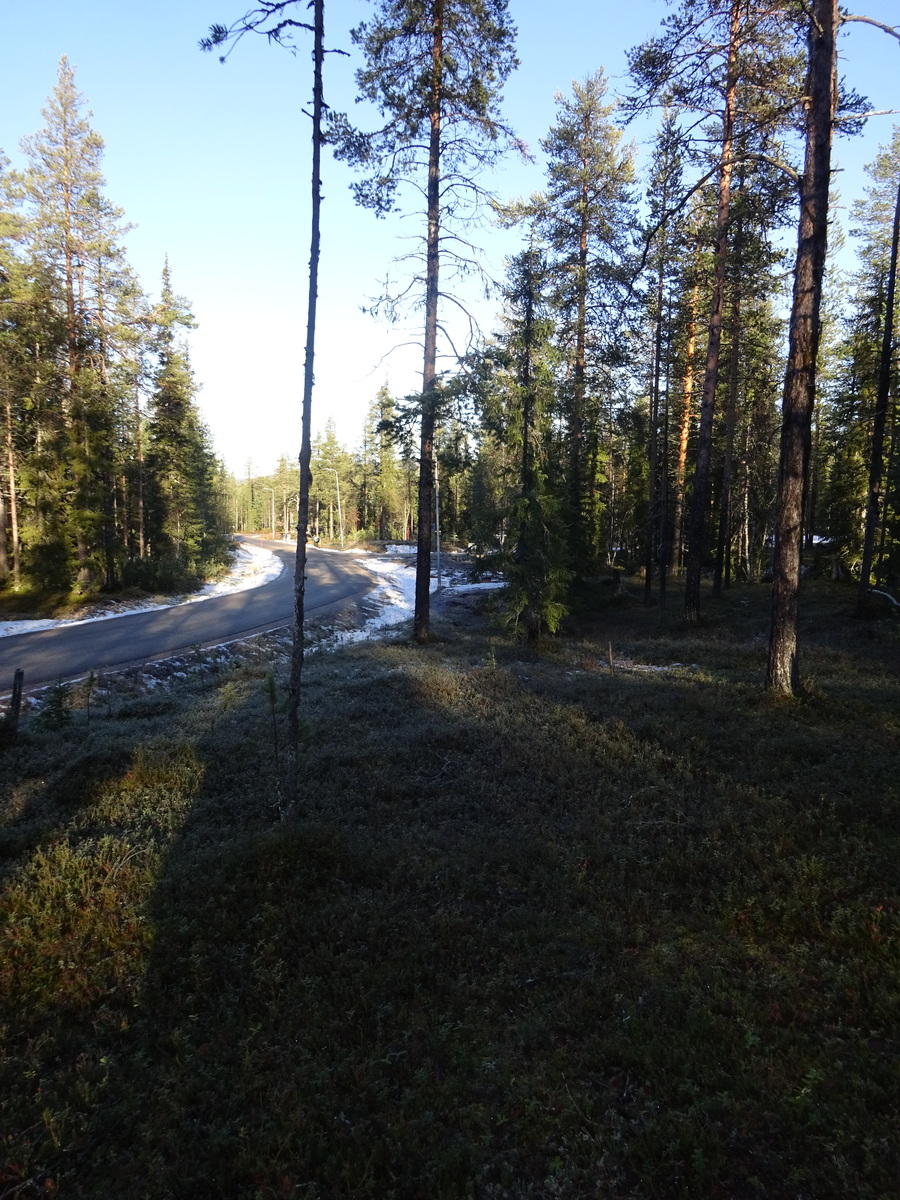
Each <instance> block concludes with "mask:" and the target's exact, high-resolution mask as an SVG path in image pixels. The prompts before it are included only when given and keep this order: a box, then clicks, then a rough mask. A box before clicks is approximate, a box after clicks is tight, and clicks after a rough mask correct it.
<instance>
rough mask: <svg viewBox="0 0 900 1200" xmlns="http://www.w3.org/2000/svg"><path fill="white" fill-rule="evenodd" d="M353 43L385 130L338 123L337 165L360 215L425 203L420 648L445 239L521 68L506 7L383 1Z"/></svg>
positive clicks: (473, 201)
mask: <svg viewBox="0 0 900 1200" xmlns="http://www.w3.org/2000/svg"><path fill="white" fill-rule="evenodd" d="M353 39H354V41H355V42H356V44H357V45H359V46H361V47H362V50H363V53H364V54H365V58H366V65H365V66H364V67H363V68H362V69H361V70H359V71H358V72H357V77H356V78H357V85H358V87H359V91H360V95H361V97H363V98H365V99H367V100H369V101H371V102H372V103H373V104H375V105H376V106H377V107H378V110H379V112H380V113H381V115H382V116H383V117H384V118H385V123H384V125H383V126H382V127H381V129H379V130H377V131H375V132H373V133H363V132H360V131H359V130H356V129H354V128H352V126H351V125H350V123H349V121H348V120H347V118H346V116H340V117H336V118H335V120H334V122H333V124H332V129H331V132H330V134H329V140H330V141H331V142H332V143H333V144H334V145H335V147H336V152H337V154H338V156H339V157H341V158H344V159H346V160H347V161H349V162H351V163H353V164H354V165H356V166H358V167H360V168H362V169H364V170H367V171H369V172H371V173H370V174H369V176H368V178H366V179H365V180H363V181H361V182H359V183H357V184H355V185H354V191H355V194H356V197H357V200H358V201H359V203H361V204H363V205H364V206H366V207H370V208H373V209H374V210H375V211H376V212H381V213H383V212H386V211H389V210H391V209H392V208H393V206H394V203H395V197H396V193H397V190H398V188H399V187H400V186H401V185H402V184H403V183H406V182H413V183H414V185H415V186H417V187H418V188H419V190H420V194H424V196H425V213H424V216H425V234H424V238H423V243H424V245H423V253H422V260H423V266H424V270H423V271H422V273H421V274H417V276H416V285H418V286H419V287H421V291H422V293H423V296H422V299H423V302H424V312H425V328H424V360H423V370H422V393H421V426H420V438H419V487H418V555H417V560H416V602H415V615H414V636H415V638H416V640H417V641H426V640H427V639H428V637H429V633H430V599H429V594H430V580H431V526H432V513H433V511H434V431H435V423H436V421H437V408H438V403H439V396H440V392H439V380H438V369H437V356H438V331H439V316H438V310H439V302H440V298H441V294H442V285H441V278H440V276H441V263H442V260H445V261H446V260H447V258H448V252H447V241H446V237H445V236H444V234H443V231H442V227H443V226H444V225H445V224H446V223H447V221H448V220H450V221H453V220H462V221H466V220H468V219H471V218H472V217H473V216H475V215H476V214H477V211H478V208H479V205H480V204H481V202H482V201H483V200H484V199H485V196H484V193H483V192H482V190H481V188H480V187H479V186H478V184H477V181H476V175H477V174H478V172H479V170H481V169H483V168H484V167H486V166H488V165H490V164H491V163H492V162H493V161H494V160H495V159H496V158H497V156H498V154H499V153H500V152H501V151H502V149H503V148H504V146H505V144H506V143H507V142H508V141H509V131H508V130H507V129H506V127H505V126H504V125H503V123H502V121H501V119H500V116H499V112H498V104H499V96H500V91H501V89H502V86H503V83H504V81H505V79H506V78H507V76H508V75H509V73H510V71H511V70H512V69H513V68H514V67H515V65H516V60H515V56H514V53H513V40H514V30H513V27H512V24H511V23H510V20H509V17H508V14H507V5H506V0H379V5H378V8H377V11H376V15H375V17H374V18H373V19H372V20H371V21H370V22H366V23H364V24H362V25H360V26H359V28H358V29H356V30H355V31H354V33H353ZM459 244H460V245H462V243H459ZM442 247H443V249H442ZM455 261H456V262H459V259H458V258H457V259H456V260H455ZM450 262H451V264H452V263H453V262H454V259H453V258H452V257H451V258H450ZM413 290H417V287H415V286H414V288H413ZM388 303H391V301H388Z"/></svg>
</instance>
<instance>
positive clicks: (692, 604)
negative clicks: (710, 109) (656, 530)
mask: <svg viewBox="0 0 900 1200" xmlns="http://www.w3.org/2000/svg"><path fill="white" fill-rule="evenodd" d="M741 7H742V5H741V3H740V0H732V3H731V15H730V28H729V38H728V74H727V81H726V85H725V96H724V100H725V108H724V112H723V115H722V160H721V167H720V169H719V213H718V218H717V221H716V250H715V274H714V278H713V292H712V305H711V309H710V315H709V338H708V342H707V350H706V372H705V374H704V377H703V399H702V401H701V404H700V428H699V431H698V435H697V464H696V467H695V470H694V490H693V495H692V496H691V513H690V535H689V538H688V556H687V578H686V580H685V589H684V615H685V619H686V620H688V621H696V620H698V619H699V616H700V574H701V571H702V567H703V556H704V551H705V542H706V524H707V520H706V518H707V509H708V507H709V476H710V464H711V461H712V434H713V415H714V413H715V407H716V387H717V384H718V381H719V348H720V346H721V343H722V309H723V306H724V302H725V277H726V268H727V265H728V261H727V260H728V217H729V209H730V205H731V175H732V155H733V142H734V118H735V103H736V98H737V70H736V64H737V50H738V34H739V31H740V23H741Z"/></svg>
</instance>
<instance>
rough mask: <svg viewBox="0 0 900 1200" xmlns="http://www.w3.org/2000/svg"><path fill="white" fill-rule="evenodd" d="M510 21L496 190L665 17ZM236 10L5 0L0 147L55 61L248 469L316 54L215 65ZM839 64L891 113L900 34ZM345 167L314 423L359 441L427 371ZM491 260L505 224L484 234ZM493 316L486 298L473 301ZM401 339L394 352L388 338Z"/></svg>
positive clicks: (280, 427)
mask: <svg viewBox="0 0 900 1200" xmlns="http://www.w3.org/2000/svg"><path fill="white" fill-rule="evenodd" d="M510 10H511V12H512V15H513V18H514V20H515V22H516V24H517V25H518V28H519V40H518V48H519V49H518V53H519V58H520V62H521V66H520V68H519V70H518V72H516V74H515V75H514V76H513V77H512V78H511V80H510V82H509V84H508V85H507V88H506V101H505V106H504V107H505V112H506V115H507V117H508V119H509V121H510V122H511V123H512V125H513V126H514V128H515V129H516V132H517V133H518V134H519V135H520V136H521V137H522V138H523V139H524V140H525V141H526V142H527V143H528V144H529V145H530V146H531V148H532V150H533V151H535V152H536V153H537V155H538V157H537V161H535V162H534V163H533V164H531V165H526V164H522V163H516V162H511V163H509V164H508V165H507V166H506V167H505V168H504V170H503V171H502V172H501V173H500V174H499V175H498V177H497V178H496V179H495V180H494V181H493V186H494V187H495V188H496V190H497V192H498V193H499V194H500V195H501V196H507V195H515V194H522V193H526V194H527V193H529V192H531V191H533V190H535V189H537V188H539V187H540V186H541V182H542V165H541V162H540V156H539V146H538V143H539V140H540V138H541V137H543V136H544V135H545V134H546V132H547V129H548V127H549V125H550V124H551V122H552V120H553V118H554V92H555V91H556V90H562V91H564V92H565V91H568V90H569V87H570V85H571V81H572V80H573V79H579V80H580V79H583V78H584V77H585V76H586V75H588V74H589V73H591V72H592V71H594V70H596V69H597V68H598V67H600V66H602V67H603V68H604V69H605V71H606V73H607V75H608V77H609V78H610V83H611V91H614V90H615V89H616V87H617V86H624V81H623V73H624V70H625V52H626V50H627V49H628V48H629V47H631V46H633V45H636V44H637V43H639V42H640V41H642V40H643V39H644V38H645V37H647V36H649V35H650V34H651V33H652V32H654V30H655V29H656V28H657V27H658V24H659V22H660V20H661V19H662V17H663V16H664V15H665V13H666V11H667V9H666V5H665V4H663V3H660V2H658V0H632V2H631V3H622V2H621V0H614V2H611V0H591V2H585V0H556V3H554V4H553V5H547V4H546V3H545V2H541V0H510ZM243 11H244V8H243V5H242V3H241V0H153V3H150V4H148V3H144V2H141V0H79V3H78V4H73V3H72V0H40V3H31V4H26V3H25V2H24V0H5V3H4V5H3V71H2V73H0V148H2V149H3V150H4V151H5V152H6V153H7V155H8V156H9V157H10V158H11V159H12V160H13V162H14V164H15V163H16V162H17V161H18V160H19V155H18V143H19V139H20V138H21V137H22V136H24V135H27V134H30V133H33V132H34V131H35V130H36V129H38V128H40V126H41V125H42V124H43V121H42V118H41V114H40V110H41V108H42V106H43V105H44V103H45V101H46V97H47V96H48V95H49V93H50V91H51V90H52V88H53V85H54V83H55V79H56V66H57V62H58V60H59V58H60V56H61V55H63V54H65V55H67V56H68V58H69V61H70V62H71V63H72V64H73V65H74V66H75V68H76V80H77V84H78V87H79V89H80V91H81V92H82V93H83V94H84V96H85V98H86V100H87V102H88V107H89V108H90V109H91V110H92V112H93V120H92V123H93V126H94V128H95V129H96V130H97V132H98V133H100V134H101V135H102V137H103V138H104V140H105V142H106V155H105V159H104V169H105V173H106V178H107V193H108V196H109V198H110V199H111V200H112V201H113V202H114V203H116V204H118V205H120V206H121V207H122V208H124V210H125V215H126V218H127V219H128V220H129V221H131V222H134V223H135V224H136V226H137V227H136V228H135V229H134V230H133V232H132V233H131V234H129V236H128V242H127V244H128V253H129V259H130V261H131V263H132V265H133V266H134V268H135V269H136V270H137V272H138V274H139V275H140V277H141V279H142V281H143V284H144V287H145V288H146V289H148V290H151V291H155V290H156V288H157V286H158V280H159V274H160V271H161V269H162V263H163V258H164V256H165V255H166V254H168V255H169V259H170V263H171V268H172V274H173V282H174V285H175V288H176V290H177V291H179V292H181V293H182V294H184V295H185V296H187V297H188V298H189V299H190V300H191V302H192V304H193V309H194V313H195V316H196V318H197V320H198V323H199V327H198V329H197V330H196V331H194V333H193V334H192V335H191V343H192V355H193V362H194V367H195V372H196V375H197V378H198V380H199V382H200V383H201V384H202V385H203V387H202V391H201V393H200V396H199V403H200V406H201V408H202V410H203V413H204V416H205V418H206V420H207V422H208V424H209V426H210V428H211V430H212V433H213V437H214V440H215V444H216V448H217V450H218V452H219V454H221V455H222V456H223V457H224V458H225V460H226V463H227V465H228V467H229V468H230V469H232V470H234V471H235V472H236V473H239V474H242V473H243V472H244V471H245V469H246V464H247V462H248V461H252V464H253V469H254V471H255V472H256V473H262V472H266V471H270V470H272V469H273V467H274V464H275V461H276V460H277V458H278V456H279V455H280V454H286V455H288V456H289V457H292V458H293V457H295V456H296V454H297V451H298V449H299V440H300V434H299V430H300V416H299V407H300V395H301V386H302V378H301V376H302V366H303V349H304V336H305V303H306V271H307V262H308V257H309V228H308V223H309V216H308V211H309V204H308V181H307V172H308V160H309V136H310V134H309V122H308V120H307V119H306V118H305V117H304V116H303V115H302V113H301V107H302V106H303V105H304V104H306V102H307V99H308V95H309V87H310V82H309V74H310V72H309V60H308V57H307V55H306V53H305V51H304V52H301V54H299V55H298V56H297V57H296V58H295V57H292V56H291V55H290V54H288V53H287V52H285V51H283V50H279V49H278V48H275V47H269V46H267V45H266V43H265V41H264V39H260V38H252V39H251V38H245V39H244V41H243V42H242V43H241V45H240V46H239V48H238V49H237V50H236V51H235V52H234V53H233V54H232V55H231V57H230V59H229V61H228V63H227V64H226V65H225V66H222V65H220V64H219V63H218V61H217V60H216V58H215V56H213V55H205V54H201V53H200V52H199V50H198V49H197V41H198V39H199V38H200V37H201V36H202V35H203V34H204V33H205V32H206V30H207V28H208V27H209V25H210V24H212V23H213V22H221V23H228V22H230V21H231V20H233V19H234V18H235V17H236V16H238V15H240V13H241V12H243ZM369 11H370V4H369V3H367V2H366V0H326V22H327V41H328V44H329V45H330V46H333V47H340V48H343V49H347V50H351V49H352V47H351V44H350V38H349V35H348V30H349V29H350V28H352V27H353V26H354V25H356V24H358V23H359V21H360V20H363V19H365V17H366V15H367V13H368V12H369ZM860 11H864V12H865V13H867V14H868V15H869V16H872V17H874V18H876V19H879V20H881V21H883V22H885V23H896V22H897V21H898V19H900V3H898V0H864V2H863V0H860ZM842 50H843V60H844V61H843V73H844V74H845V75H846V77H847V79H848V81H849V82H850V83H851V84H852V85H853V86H855V87H856V88H857V89H858V90H859V91H861V92H864V93H865V94H867V95H868V96H869V98H870V100H871V101H872V103H873V107H875V108H878V109H887V108H892V107H896V108H900V87H898V78H900V45H898V43H897V42H895V41H894V40H893V39H891V38H889V37H887V36H885V35H884V34H881V33H879V32H878V31H877V30H875V29H872V28H869V27H865V26H862V25H858V24H854V25H851V26H850V27H849V32H848V33H847V35H846V36H845V37H844V39H843V41H842ZM355 65H356V63H355V61H354V59H353V58H350V59H346V58H341V57H338V56H330V57H329V59H328V62H327V67H326V70H327V79H326V89H327V93H328V95H327V98H328V100H329V103H331V104H332V106H333V107H335V108H337V109H342V108H343V109H350V108H352V105H353V71H354V68H355ZM895 120H896V121H900V117H894V118H892V117H880V118H876V119H873V120H871V121H869V123H868V127H867V130H866V133H865V134H864V136H863V137H861V138H857V139H853V140H852V141H851V140H848V139H841V140H840V141H839V142H838V144H837V157H838V159H839V161H840V164H841V166H842V167H843V168H844V173H843V175H842V176H841V180H840V188H841V192H842V197H843V200H844V202H845V203H847V204H849V203H850V201H851V200H852V199H854V198H855V197H857V196H859V195H860V194H861V192H862V188H863V186H864V185H865V179H864V177H863V174H862V166H863V164H864V163H866V162H868V161H871V159H872V158H873V157H874V154H875V153H876V151H877V147H878V145H879V143H885V142H887V141H888V140H889V138H890V135H891V126H892V122H893V121H895ZM349 180H350V175H349V173H348V171H347V170H346V168H344V167H343V166H342V165H341V164H336V163H334V162H332V161H331V160H326V162H325V169H324V189H323V190H324V195H325V203H324V207H323V244H322V267H321V270H322V277H321V286H320V301H319V304H320V311H319V337H318V340H317V359H316V394H315V399H314V405H315V412H314V418H313V420H314V426H315V427H316V428H321V427H322V426H323V425H324V422H325V420H326V418H327V417H329V416H330V417H333V418H334V420H335V421H336V423H337V428H338V434H339V436H340V437H341V440H342V441H344V442H345V443H346V444H348V445H351V446H352V445H354V444H355V443H356V442H357V441H358V440H359V436H360V433H361V429H362V422H363V419H364V415H365V410H366V407H367V405H368V403H369V401H370V400H371V398H372V396H373V395H374V394H375V392H376V391H377V389H378V387H379V386H380V385H381V384H382V383H383V382H387V383H388V385H389V386H390V388H391V390H392V392H394V394H396V395H403V394H405V393H408V392H412V391H414V390H415V389H416V387H417V386H418V384H419V380H420V376H419V372H420V370H421V362H420V358H421V355H420V351H419V350H418V348H416V347H414V346H406V347H405V348H403V343H406V342H409V341H410V339H413V340H414V339H415V338H416V337H417V336H418V335H417V332H416V330H415V329H414V328H413V329H412V330H407V329H396V328H391V327H389V326H386V325H384V324H383V323H378V322H376V321H374V320H373V319H372V318H371V317H369V316H367V315H365V314H363V313H362V312H361V311H360V308H361V306H364V305H365V304H366V302H367V299H368V298H369V297H371V296H372V295H374V294H376V293H377V291H378V289H379V283H380V281H381V280H383V279H384V277H385V275H386V274H387V273H388V272H392V273H393V274H396V273H397V271H398V270H399V268H392V265H391V264H392V259H393V258H395V257H396V256H397V255H398V254H402V253H403V251H404V249H405V247H406V243H405V242H404V241H403V240H402V239H403V235H404V233H405V232H410V227H409V225H408V224H404V223H403V222H400V221H390V222H383V221H378V220H376V219H375V218H374V217H373V216H372V214H371V213H369V212H366V211H362V210H359V209H356V208H355V207H354V205H353V202H352V198H351V196H350V193H349V191H348V183H349ZM483 240H484V241H485V244H486V246H487V247H488V249H489V263H490V265H491V266H492V268H493V269H494V270H495V271H496V272H497V273H499V271H500V270H501V268H502V258H503V254H504V253H507V252H509V250H510V249H512V248H514V244H513V242H512V240H511V237H510V235H501V234H498V233H497V232H496V231H493V232H489V233H487V234H485V235H483ZM481 311H482V314H483V316H484V318H485V319H486V321H487V323H490V314H491V311H492V306H490V307H486V306H483V307H482V310H481ZM395 345H400V346H401V349H399V350H397V351H396V352H394V353H391V354H390V356H389V357H388V358H387V359H385V357H384V356H385V355H386V354H387V353H388V351H390V350H391V349H392V347H393V346H395Z"/></svg>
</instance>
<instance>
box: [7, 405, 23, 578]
mask: <svg viewBox="0 0 900 1200" xmlns="http://www.w3.org/2000/svg"><path fill="white" fill-rule="evenodd" d="M6 472H7V477H8V479H9V533H10V540H11V542H12V553H13V583H14V584H15V586H16V587H18V586H19V583H20V582H21V577H22V561H21V559H22V554H21V547H20V545H19V502H18V497H17V495H16V455H15V448H14V445H13V419H12V405H11V403H10V400H9V397H7V398H6ZM3 541H4V545H5V543H6V525H5V522H4V529H3Z"/></svg>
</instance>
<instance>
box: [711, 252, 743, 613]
mask: <svg viewBox="0 0 900 1200" xmlns="http://www.w3.org/2000/svg"><path fill="white" fill-rule="evenodd" d="M740 271H741V264H740V261H738V263H737V270H736V271H735V280H734V297H733V299H732V308H731V349H730V352H729V356H728V359H729V361H728V408H727V411H726V414H725V461H724V462H723V464H722V494H721V496H720V497H719V537H718V543H717V545H716V569H715V574H714V575H713V586H712V594H713V597H714V598H716V599H718V597H719V596H721V594H722V587H723V586H724V587H726V588H727V587H729V586H730V584H731V477H732V473H733V469H734V426H735V418H736V413H737V394H738V374H739V370H738V368H739V366H740V357H741V297H740Z"/></svg>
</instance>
